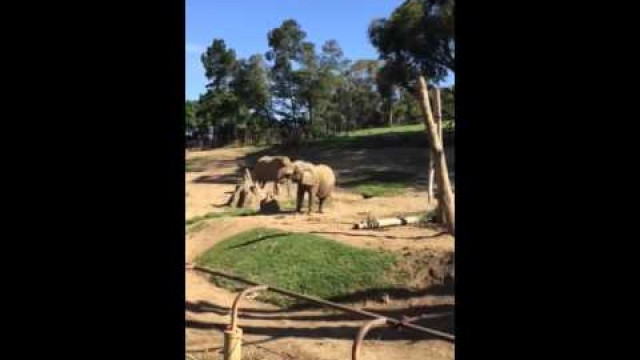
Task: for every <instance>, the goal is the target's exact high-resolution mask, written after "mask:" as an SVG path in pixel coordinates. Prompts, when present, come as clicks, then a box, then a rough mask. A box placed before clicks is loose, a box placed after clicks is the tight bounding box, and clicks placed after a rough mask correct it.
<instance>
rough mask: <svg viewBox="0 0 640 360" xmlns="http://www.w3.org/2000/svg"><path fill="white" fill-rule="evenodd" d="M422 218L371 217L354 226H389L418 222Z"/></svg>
mask: <svg viewBox="0 0 640 360" xmlns="http://www.w3.org/2000/svg"><path fill="white" fill-rule="evenodd" d="M421 220H422V217H421V216H398V217H395V218H386V219H375V218H369V219H367V220H364V221H361V222H359V223H357V224H354V225H353V228H354V229H356V230H358V229H377V228H382V227H389V226H398V225H407V224H416V223H419V222H420V221H421Z"/></svg>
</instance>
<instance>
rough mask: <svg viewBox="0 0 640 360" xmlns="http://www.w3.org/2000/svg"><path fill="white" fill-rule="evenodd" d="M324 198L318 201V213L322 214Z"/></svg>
mask: <svg viewBox="0 0 640 360" xmlns="http://www.w3.org/2000/svg"><path fill="white" fill-rule="evenodd" d="M324 200H325V199H324V198H322V199H320V200H318V212H319V213H320V214H322V204H323V203H324Z"/></svg>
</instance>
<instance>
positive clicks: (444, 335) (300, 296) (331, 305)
mask: <svg viewBox="0 0 640 360" xmlns="http://www.w3.org/2000/svg"><path fill="white" fill-rule="evenodd" d="M188 267H189V268H191V269H193V270H197V271H201V272H204V273H207V274H210V275H214V276H222V277H225V278H228V279H231V280H235V281H238V282H242V283H245V284H249V285H256V286H259V285H263V284H260V283H257V282H255V281H252V280H248V279H244V278H241V277H238V276H235V275H231V274H227V273H225V272H222V271H219V270H214V269H210V268H207V267H204V266H200V265H188ZM268 290H269V291H273V292H275V293H279V294H282V295H286V296H289V297H293V298H297V299H302V300H305V301H309V302H312V303H316V304H320V305H324V306H326V307H329V308H334V309H338V310H341V311H344V312H348V313H353V314H358V315H362V316H364V317H368V318H372V319H380V318H382V319H386V321H387V322H388V323H389V324H391V325H396V326H403V327H406V328H408V329H412V330H416V331H421V332H425V333H428V334H430V335H433V336H435V337H437V338H439V339H443V340H447V341H455V336H454V335H451V334H448V333H445V332H442V331H438V330H435V329H430V328H426V327H423V326H419V325H415V324H410V323H406V322H404V321H400V320H397V319H394V318H390V317H386V316H382V315H379V314H376V313H372V312H369V311H365V310H358V309H354V308H351V307H349V306H345V305H342V304H338V303H334V302H332V301H327V300H324V299H320V298H317V297H313V296H309V295H304V294H299V293H296V292H293V291H289V290H285V289H280V288H277V287H273V286H269V289H268Z"/></svg>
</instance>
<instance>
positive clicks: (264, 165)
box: [251, 156, 293, 195]
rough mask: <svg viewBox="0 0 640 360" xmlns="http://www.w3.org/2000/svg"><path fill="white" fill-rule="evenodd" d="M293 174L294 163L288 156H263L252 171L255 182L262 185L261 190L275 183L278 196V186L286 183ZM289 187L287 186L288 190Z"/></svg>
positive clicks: (275, 191)
mask: <svg viewBox="0 0 640 360" xmlns="http://www.w3.org/2000/svg"><path fill="white" fill-rule="evenodd" d="M292 173H293V163H292V162H291V160H290V159H289V158H288V157H286V156H263V157H261V158H259V159H258V162H257V163H256V165H255V166H254V167H253V170H252V171H251V176H252V177H253V180H254V181H255V182H256V183H258V184H260V187H261V188H264V185H265V184H266V183H267V182H271V181H273V183H274V185H273V187H274V193H275V195H278V193H279V189H278V185H279V184H280V183H281V182H283V181H286V180H287V179H288V178H289V177H290V176H291V174H292ZM288 189H289V187H288V186H287V190H288Z"/></svg>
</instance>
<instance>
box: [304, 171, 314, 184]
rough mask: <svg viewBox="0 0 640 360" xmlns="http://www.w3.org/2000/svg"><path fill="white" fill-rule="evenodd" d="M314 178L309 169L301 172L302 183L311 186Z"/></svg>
mask: <svg viewBox="0 0 640 360" xmlns="http://www.w3.org/2000/svg"><path fill="white" fill-rule="evenodd" d="M314 180H315V176H314V174H313V172H312V171H311V170H305V171H304V172H302V181H301V183H302V184H303V185H307V186H313V183H314Z"/></svg>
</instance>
